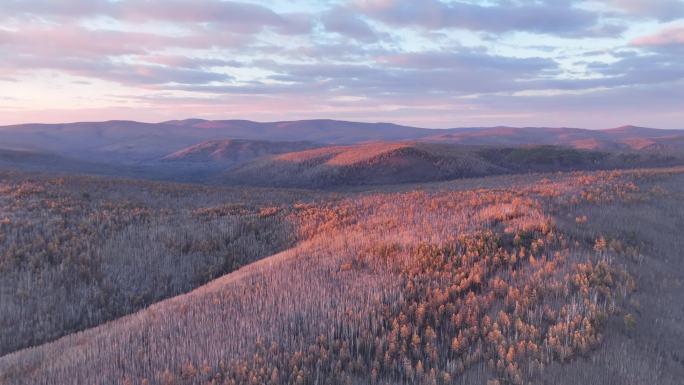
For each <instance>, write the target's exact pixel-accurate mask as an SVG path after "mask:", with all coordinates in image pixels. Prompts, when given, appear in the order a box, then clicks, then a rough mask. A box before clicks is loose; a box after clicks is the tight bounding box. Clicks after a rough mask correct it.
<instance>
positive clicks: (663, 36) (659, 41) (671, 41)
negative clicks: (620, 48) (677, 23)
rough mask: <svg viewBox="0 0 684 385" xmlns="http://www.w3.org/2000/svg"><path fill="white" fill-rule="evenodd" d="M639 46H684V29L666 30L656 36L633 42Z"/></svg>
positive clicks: (644, 37) (641, 38) (640, 38)
mask: <svg viewBox="0 0 684 385" xmlns="http://www.w3.org/2000/svg"><path fill="white" fill-rule="evenodd" d="M632 44H634V45H638V46H670V45H680V44H684V27H673V28H667V29H664V30H662V31H660V32H658V33H656V34H654V35H649V36H642V37H639V38H637V39H634V40H633V41H632Z"/></svg>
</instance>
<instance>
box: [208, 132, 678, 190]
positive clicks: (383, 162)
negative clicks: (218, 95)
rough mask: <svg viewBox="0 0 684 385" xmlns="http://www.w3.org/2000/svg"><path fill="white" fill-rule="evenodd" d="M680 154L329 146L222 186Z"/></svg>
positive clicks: (534, 167)
mask: <svg viewBox="0 0 684 385" xmlns="http://www.w3.org/2000/svg"><path fill="white" fill-rule="evenodd" d="M682 162H684V157H683V156H682V154H678V155H672V154H660V153H652V152H649V153H644V152H607V151H596V150H584V149H575V148H569V147H560V146H551V145H532V146H530V145H524V146H515V147H506V146H463V145H455V144H438V143H430V142H394V143H392V142H390V143H369V144H359V145H353V146H332V147H323V148H318V149H313V150H305V151H299V152H292V153H286V154H281V155H275V156H270V157H266V158H262V159H258V160H255V161H252V162H247V163H245V164H242V165H238V166H236V167H235V168H234V169H231V170H229V171H228V172H226V173H224V174H223V176H222V178H221V179H220V181H221V183H228V184H244V185H258V186H274V187H303V188H334V187H344V186H361V185H381V184H397V183H416V182H432V181H440V180H448V179H457V178H464V177H477V176H488V175H499V174H519V173H526V172H549V171H575V170H597V169H616V168H628V167H637V166H639V167H653V166H670V165H677V164H681V163H682Z"/></svg>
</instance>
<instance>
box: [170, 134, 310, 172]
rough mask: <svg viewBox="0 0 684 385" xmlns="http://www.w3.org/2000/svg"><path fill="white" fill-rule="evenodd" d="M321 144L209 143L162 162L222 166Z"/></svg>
mask: <svg viewBox="0 0 684 385" xmlns="http://www.w3.org/2000/svg"><path fill="white" fill-rule="evenodd" d="M320 146H321V145H318V144H315V143H312V142H275V141H266V140H245V139H225V140H209V141H206V142H202V143H198V144H195V145H193V146H190V147H187V148H184V149H182V150H179V151H176V152H174V153H172V154H169V155H167V156H165V157H163V158H162V161H166V162H174V163H187V164H194V165H206V166H210V167H226V166H230V165H233V164H238V163H243V162H246V161H250V160H252V159H256V158H260V157H263V156H267V155H274V154H282V153H286V152H295V151H301V150H306V149H310V148H315V147H320Z"/></svg>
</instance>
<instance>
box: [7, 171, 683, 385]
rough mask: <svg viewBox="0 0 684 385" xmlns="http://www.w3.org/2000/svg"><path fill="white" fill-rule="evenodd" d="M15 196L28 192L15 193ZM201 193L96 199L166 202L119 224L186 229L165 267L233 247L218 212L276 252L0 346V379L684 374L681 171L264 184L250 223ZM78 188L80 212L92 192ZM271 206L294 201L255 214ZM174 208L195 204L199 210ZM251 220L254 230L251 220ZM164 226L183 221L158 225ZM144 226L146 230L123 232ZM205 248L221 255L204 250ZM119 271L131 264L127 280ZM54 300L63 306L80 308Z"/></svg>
mask: <svg viewBox="0 0 684 385" xmlns="http://www.w3.org/2000/svg"><path fill="white" fill-rule="evenodd" d="M17 177H18V176H17ZM34 183H35V184H36V185H39V186H40V185H41V184H46V183H56V182H54V181H48V180H45V181H37V182H34ZM63 183H64V184H63V186H66V187H64V188H63V189H64V190H65V191H73V190H72V188H73V187H75V186H77V185H75V184H74V183H79V184H78V186H79V187H78V189H75V190H76V191H80V190H81V189H83V187H84V186H88V183H93V182H92V181H90V180H87V181H84V180H81V179H73V180H70V179H67V180H65V181H64V182H63ZM98 183H103V182H98ZM128 183H131V182H128ZM136 183H137V182H136ZM95 184H96V185H97V183H95ZM17 185H21V183H18V182H17ZM50 186H51V185H50ZM475 186H477V187H475ZM5 188H6V189H7V191H8V192H9V193H11V194H17V192H16V190H17V189H18V187H16V186H15V187H12V186H9V187H5ZM26 188H27V189H28V187H26ZM31 188H32V190H31V189H28V191H26V192H25V193H24V194H27V196H33V197H34V198H32V199H35V200H37V201H40V199H39V198H40V197H41V195H40V194H44V193H43V192H40V191H36V190H40V188H38V187H35V186H33V187H31ZM195 188H197V187H192V186H176V185H165V184H159V185H154V186H149V185H143V184H140V185H139V186H138V188H136V189H131V187H130V186H127V187H126V189H125V190H126V191H131V192H130V193H124V192H120V193H116V192H108V193H107V194H105V196H104V197H100V194H103V193H102V192H95V193H91V195H90V196H89V197H87V199H90V200H95V201H100V200H101V199H102V198H105V197H107V196H110V197H111V196H112V195H108V194H114V196H116V195H117V194H121V195H120V196H119V197H118V198H126V199H128V200H131V201H134V202H135V200H136V199H140V197H145V198H146V199H151V200H152V202H155V203H154V204H151V206H152V207H153V208H155V209H156V210H160V211H164V212H166V210H168V211H169V212H168V214H165V215H170V217H169V218H167V219H164V220H160V219H155V220H154V221H152V222H147V225H146V226H147V227H148V228H150V230H149V231H150V232H145V231H143V230H142V229H141V227H138V225H137V224H136V223H137V222H136V221H137V220H138V219H135V217H132V219H131V221H130V222H128V223H123V224H120V226H122V227H124V228H127V229H128V230H126V231H124V234H129V237H131V238H123V239H122V241H123V242H122V243H121V244H120V245H122V246H123V247H124V250H126V247H133V248H136V249H138V248H142V249H143V250H147V249H145V248H144V247H145V246H143V245H144V244H145V243H146V242H150V241H154V240H155V237H158V238H156V239H159V240H160V241H161V243H160V244H162V245H163V244H164V241H165V240H166V242H170V243H171V245H172V246H173V245H175V243H174V242H173V241H169V239H171V240H174V241H178V240H186V242H182V241H181V242H180V245H178V247H180V252H178V253H177V254H175V255H177V256H178V257H175V258H179V259H171V260H167V261H168V262H165V263H172V264H173V263H175V264H178V263H182V262H181V261H182V260H183V259H184V258H188V257H187V256H188V255H191V256H193V258H200V257H198V256H199V255H202V254H203V251H207V253H208V254H214V255H226V254H228V255H230V252H231V251H232V250H235V249H232V247H234V246H231V245H232V244H231V243H230V242H227V241H226V240H225V238H221V237H222V236H225V235H222V234H225V233H226V232H228V233H230V232H231V230H230V229H231V228H230V227H227V228H226V227H224V229H225V231H220V232H219V233H220V234H216V233H215V232H213V230H211V229H213V228H216V227H217V226H218V227H219V228H220V226H221V224H223V226H226V222H227V223H236V222H237V223H238V225H237V226H238V228H242V227H241V226H247V227H246V228H247V229H253V230H252V231H253V232H250V231H238V232H237V233H236V234H238V235H239V236H242V237H244V239H246V240H250V242H247V245H256V244H261V245H262V246H261V248H257V249H253V248H251V247H253V246H250V248H247V249H244V250H247V251H249V250H256V251H252V252H253V254H249V255H252V257H251V260H254V259H257V258H260V257H263V256H265V254H267V253H268V252H269V251H268V249H267V248H266V247H267V245H270V246H271V247H272V248H271V249H270V250H272V251H271V252H273V253H275V252H276V251H277V250H278V249H279V250H282V251H281V252H279V253H275V254H274V255H272V256H269V257H267V258H263V259H261V260H260V261H258V262H255V263H251V264H249V265H246V266H244V267H242V268H240V269H239V270H237V271H235V272H233V273H230V274H227V275H224V276H222V277H220V278H217V279H215V280H213V281H211V282H210V283H208V284H207V285H204V286H201V287H199V288H197V289H196V290H193V291H191V292H189V293H188V294H185V295H181V296H177V297H174V298H172V299H168V300H164V301H161V302H159V303H156V304H154V305H152V306H150V307H148V308H146V309H144V310H141V311H139V312H136V313H134V314H132V315H129V316H125V317H123V318H120V319H118V320H116V321H114V322H110V323H107V324H103V325H101V326H98V327H96V328H93V329H89V330H86V331H83V332H81V333H76V334H73V335H69V336H66V337H64V338H61V339H59V340H57V341H55V342H51V343H47V344H44V345H42V346H39V347H36V348H31V349H25V350H20V351H18V352H15V353H11V354H8V355H5V356H4V357H2V358H0V373H2V374H0V381H4V382H5V383H11V384H66V383H69V384H93V383H96V384H110V383H126V384H129V383H130V384H185V383H187V384H206V383H214V384H249V383H251V384H290V383H295V384H326V383H328V384H356V383H358V384H362V383H363V384H365V383H378V384H395V383H425V384H435V383H437V384H465V383H468V384H470V383H476V384H489V385H491V384H527V383H533V384H536V383H554V384H577V383H584V384H616V385H617V384H647V383H649V384H650V383H653V381H655V382H656V383H659V384H678V383H679V379H680V378H681V377H682V375H684V373H683V372H684V370H683V368H682V366H681V364H680V363H679V357H682V354H684V352H682V351H681V350H682V344H681V341H682V340H684V335H683V334H682V332H681V329H680V328H679V327H678V326H677V325H679V324H680V322H681V320H682V319H683V317H682V313H681V311H680V310H679V309H682V308H684V307H682V306H681V304H682V302H681V301H682V299H681V296H679V295H678V294H677V287H678V286H677V285H678V284H677V282H679V278H678V277H679V272H681V268H682V264H681V263H680V262H681V261H680V260H679V258H677V257H678V255H677V250H680V249H681V246H682V245H680V243H681V242H680V241H681V239H679V238H680V237H678V236H677V234H678V230H677V229H678V228H679V226H681V224H682V222H683V221H684V207H683V206H682V202H684V200H682V197H683V196H682V194H684V169H681V168H673V169H653V170H626V171H609V172H576V173H565V174H562V173H561V174H558V173H557V174H539V175H534V176H525V177H515V176H503V177H493V178H485V179H478V180H472V181H453V182H446V183H440V184H434V185H427V184H426V185H424V188H421V187H420V186H414V187H411V188H406V189H405V190H403V191H396V192H390V190H388V191H387V192H383V191H374V192H357V193H353V192H350V193H346V194H344V195H339V194H334V195H321V194H320V193H317V194H313V195H312V194H309V195H307V196H302V195H300V194H301V192H296V191H295V192H271V191H268V190H260V191H262V192H263V193H262V194H255V193H248V192H244V195H242V198H243V199H244V198H245V197H247V196H250V197H254V199H256V202H255V203H253V204H252V206H250V204H249V203H242V204H244V205H246V206H247V207H253V208H252V209H251V210H253V211H249V213H252V212H254V213H255V214H244V215H239V216H238V217H237V218H236V217H235V211H236V210H237V211H239V209H237V208H236V207H235V206H233V203H232V202H231V201H232V200H238V201H239V198H238V197H240V194H238V193H237V191H235V192H234V193H235V194H236V195H231V193H230V190H228V192H226V191H224V190H221V191H219V190H217V191H216V192H211V193H209V194H208V196H210V197H214V196H215V197H222V200H223V203H221V204H217V203H218V202H216V201H214V200H213V198H211V199H209V198H207V199H206V200H199V199H196V198H194V197H196V195H195V194H196V192H195V191H194V190H193V189H195ZM53 189H54V188H50V189H46V191H52V190H53ZM84 190H87V189H84ZM57 191H60V190H59V189H57ZM114 191H116V189H115V190H114ZM207 191H209V190H207ZM207 191H203V192H202V194H206V193H207ZM211 191H213V190H211ZM238 191H239V190H238ZM32 194H33V195H32ZM46 194H49V192H48V193H46ZM214 194H216V195H214ZM269 194H275V195H269ZM136 197H138V198H136ZM156 197H159V198H164V199H153V198H156ZM293 197H294V198H293ZM70 198H71V199H73V201H74V202H78V207H82V206H86V204H85V203H84V201H85V200H86V197H84V196H82V195H81V196H80V197H79V196H75V195H71V196H70ZM28 200H29V201H30V200H31V199H28ZM273 200H278V201H279V202H282V204H281V205H280V206H274V205H272V204H268V205H264V206H262V203H265V202H271V201H273ZM58 201H59V200H58ZM193 201H194V202H193ZM164 202H174V203H173V204H174V205H175V204H176V203H184V204H186V205H185V207H186V209H187V210H188V213H187V214H186V215H187V216H181V215H180V214H179V213H178V212H177V211H174V209H173V208H172V207H169V206H168V205H167V203H164ZM190 202H193V203H192V204H190ZM242 202H244V201H242ZM248 202H249V201H248ZM74 204H76V203H74ZM169 205H170V203H169ZM86 207H87V206H86ZM132 207H135V206H134V205H133V206H132ZM132 209H133V208H131V210H132ZM5 210H6V209H5ZM24 210H26V209H25V208H21V211H22V212H23V211H24ZM184 210H185V209H184ZM174 213H175V214H174ZM16 215H17V214H14V216H16ZM156 215H158V214H155V215H153V216H152V218H155V217H156ZM193 215H194V217H193ZM250 215H252V216H250ZM14 216H13V217H14ZM122 217H124V218H125V217H127V216H122ZM614 218H616V219H617V220H613V219H614ZM10 219H11V218H10ZM178 219H182V220H186V221H187V220H189V222H188V226H187V227H184V225H178V224H177V223H178V222H177V221H176V220H178ZM250 220H251V221H256V222H251V223H255V224H258V227H250V226H249V225H240V223H244V222H242V221H247V223H250V222H249V221H250ZM205 221H207V222H205ZM235 221H236V222H235ZM14 223H15V222H8V223H6V224H5V225H4V226H7V227H6V228H12V226H15V224H14ZM165 223H166V224H168V223H174V224H175V225H174V228H176V227H177V226H180V228H181V229H186V230H184V231H181V232H180V233H179V232H178V231H179V230H174V231H171V232H168V233H169V234H173V236H169V237H167V236H165V235H162V234H159V233H157V235H156V236H155V235H152V234H154V232H155V228H156V229H157V230H156V231H158V230H159V229H165V228H167V227H163V226H162V225H163V224H165ZM203 223H206V224H207V225H208V226H207V227H203V226H204V225H203ZM151 224H152V226H150V225H151ZM264 226H265V227H264ZM261 228H264V229H265V232H262V231H261V230H260V229H261ZM282 229H286V230H287V231H285V232H281V231H282ZM199 230H201V231H199ZM232 231H234V230H232ZM138 233H139V234H141V236H142V237H143V238H144V239H145V241H142V240H139V241H133V242H131V239H133V240H135V239H136V238H137V235H135V236H134V235H133V234H138ZM162 233H167V231H162ZM205 233H206V234H208V235H200V234H205ZM86 234H87V233H86ZM212 234H215V235H216V237H218V238H213V237H212ZM279 234H287V235H288V237H284V238H283V237H282V235H279ZM119 239H121V238H119ZM238 239H239V237H238ZM278 239H282V240H283V241H280V242H273V241H274V240H278ZM213 241H218V243H219V244H221V245H225V246H221V247H218V248H212V247H213V246H211V245H215V243H212V242H213ZM135 242H140V243H135ZM105 244H106V242H105ZM127 244H130V245H127ZM151 244H152V245H154V244H156V243H151ZM239 244H240V243H239V242H238V245H239ZM198 245H202V246H198ZM172 246H168V245H167V246H164V247H171V248H170V249H162V250H166V252H167V253H168V251H169V250H173V247H172ZM205 246H206V247H209V248H208V249H204V248H203V247H205ZM158 247H159V246H158ZM184 247H186V248H185V249H184ZM105 249H106V248H105ZM155 249H156V247H155ZM222 250H226V251H222ZM131 251H133V250H131ZM217 251H220V252H217ZM143 254H144V253H143ZM162 254H163V253H162ZM134 255H138V256H139V257H141V254H134ZM157 255H160V254H157ZM171 255H174V254H173V253H171ZM159 258H161V257H156V258H152V259H151V260H147V259H145V258H142V260H143V261H146V260H147V261H148V262H146V263H147V264H150V263H152V262H153V261H156V260H158V259H159ZM162 259H163V258H162ZM199 260H203V259H201V258H200V259H199ZM213 260H214V259H211V258H209V259H208V261H210V262H208V263H206V265H205V266H211V261H213ZM127 263H131V262H126V263H122V264H121V265H120V267H119V270H118V271H119V274H130V272H131V271H133V270H128V269H129V268H126V267H124V266H126V265H127ZM64 264H65V263H64V262H60V263H58V265H60V266H62V265H64ZM39 266H40V265H39ZM181 266H182V265H181ZM146 267H147V265H134V270H139V271H142V270H144V269H145V268H146ZM155 268H156V266H155ZM14 269H16V267H14ZM177 270H180V271H187V269H177ZM228 270H230V269H224V271H228ZM10 271H12V270H10ZM105 271H108V272H112V271H117V270H116V269H115V267H110V268H109V269H107V270H105ZM217 273H218V272H217ZM72 274H80V273H79V272H77V271H74V272H73V273H72ZM141 275H142V274H141ZM34 286H35V287H36V288H40V287H45V288H46V289H45V292H47V291H48V290H49V289H50V286H49V284H45V283H43V284H40V283H35V282H34ZM85 292H86V293H87V292H88V291H85ZM3 293H7V290H4V291H3ZM11 294H13V295H16V296H17V297H18V298H21V297H20V296H19V295H17V294H14V293H11ZM5 295H7V294H5ZM16 301H17V303H21V301H20V300H19V299H18V300H16ZM4 303H6V301H4V300H3V304H4ZM677 304H679V305H677ZM66 309H68V308H66ZM61 310H62V309H60V308H57V309H52V311H53V313H52V314H58V315H62V314H64V313H68V312H64V313H62V312H61ZM653 325H658V327H657V328H654V327H653ZM578 381H580V382H578Z"/></svg>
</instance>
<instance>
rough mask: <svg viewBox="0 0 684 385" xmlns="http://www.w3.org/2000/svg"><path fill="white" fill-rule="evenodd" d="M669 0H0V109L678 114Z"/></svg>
mask: <svg viewBox="0 0 684 385" xmlns="http://www.w3.org/2000/svg"><path fill="white" fill-rule="evenodd" d="M682 63H684V0H605V1H592V0H530V1H520V0H457V1H450V0H337V1H336V0H319V1H313V0H273V1H263V0H243V1H222V0H1V5H0V124H14V123H27V122H42V123H56V122H72V121H100V120H111V119H124V120H139V121H146V122H157V121H164V120H169V119H183V118H190V117H194V118H205V119H251V120H258V121H277V120H296V119H311V118H330V119H343V120H355V121H369V122H376V121H383V122H394V123H401V124H407V125H414V126H420V127H435V128H447V127H464V126H478V127H479V126H496V125H510V126H565V127H584V128H610V127H617V126H621V125H627V124H634V125H640V126H648V127H659V128H681V129H684V65H683V64H682Z"/></svg>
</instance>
